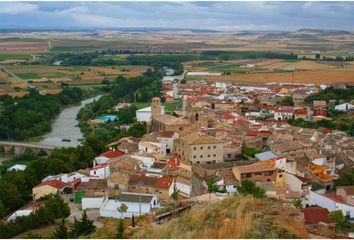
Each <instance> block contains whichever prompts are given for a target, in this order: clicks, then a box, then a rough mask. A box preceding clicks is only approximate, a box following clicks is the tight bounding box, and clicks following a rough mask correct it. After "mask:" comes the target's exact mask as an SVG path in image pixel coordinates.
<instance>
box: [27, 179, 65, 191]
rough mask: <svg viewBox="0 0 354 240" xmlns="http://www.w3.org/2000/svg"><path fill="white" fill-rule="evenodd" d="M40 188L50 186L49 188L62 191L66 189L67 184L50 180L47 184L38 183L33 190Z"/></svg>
mask: <svg viewBox="0 0 354 240" xmlns="http://www.w3.org/2000/svg"><path fill="white" fill-rule="evenodd" d="M42 186H51V187H54V188H56V189H62V188H64V187H66V186H67V184H66V183H65V182H62V181H59V180H57V179H53V180H50V181H48V182H43V183H40V184H38V185H37V186H35V187H34V188H37V187H42Z"/></svg>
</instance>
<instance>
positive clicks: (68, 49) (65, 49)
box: [50, 45, 100, 52]
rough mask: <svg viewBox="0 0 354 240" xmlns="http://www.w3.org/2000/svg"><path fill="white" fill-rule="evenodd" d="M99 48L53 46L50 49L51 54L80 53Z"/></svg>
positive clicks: (90, 46)
mask: <svg viewBox="0 0 354 240" xmlns="http://www.w3.org/2000/svg"><path fill="white" fill-rule="evenodd" d="M99 48H100V47H99V46H92V45H89V46H54V47H53V48H51V49H50V51H51V52H80V51H91V50H96V49H99Z"/></svg>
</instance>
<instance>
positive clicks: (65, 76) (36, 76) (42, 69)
mask: <svg viewBox="0 0 354 240" xmlns="http://www.w3.org/2000/svg"><path fill="white" fill-rule="evenodd" d="M9 69H10V70H11V71H12V72H13V73H14V74H16V75H17V76H19V77H20V78H22V79H25V80H30V81H32V82H46V81H49V80H50V81H51V82H61V81H65V82H72V83H73V84H74V83H75V84H80V83H82V84H85V83H86V82H85V81H88V82H87V83H92V82H93V83H100V82H101V81H102V80H103V79H107V80H113V79H115V78H116V77H117V75H123V76H126V77H135V76H139V75H141V74H142V73H143V72H144V71H145V70H146V69H147V67H145V66H130V65H125V66H107V67H92V66H79V67H77V66H68V67H66V66H45V65H29V66H12V67H9Z"/></svg>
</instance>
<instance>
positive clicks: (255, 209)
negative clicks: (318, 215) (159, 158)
mask: <svg viewBox="0 0 354 240" xmlns="http://www.w3.org/2000/svg"><path fill="white" fill-rule="evenodd" d="M301 222H302V221H301V219H300V215H299V211H298V210H297V209H294V208H292V207H283V204H282V203H281V202H279V201H276V200H271V199H263V200H259V199H254V198H251V197H229V198H227V199H225V200H223V201H221V202H217V203H212V204H207V205H206V206H205V207H202V208H197V207H194V208H192V209H191V211H190V212H189V213H186V214H184V215H182V216H181V217H179V218H176V219H174V220H172V221H170V222H167V223H164V224H162V225H156V224H152V225H151V226H150V227H149V228H145V229H144V230H140V231H138V232H136V233H135V234H134V235H133V238H307V237H308V233H307V231H306V230H305V228H304V225H303V224H302V223H301Z"/></svg>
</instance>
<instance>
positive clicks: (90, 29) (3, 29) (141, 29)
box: [0, 26, 354, 33]
mask: <svg viewBox="0 0 354 240" xmlns="http://www.w3.org/2000/svg"><path fill="white" fill-rule="evenodd" d="M18 31H38V32H41V31H43V32H45V31H52V32H55V31H73V32H80V31H87V32H95V31H123V32H124V31H126V32H129V31H135V32H149V31H151V32H154V31H192V32H215V33H217V32H239V33H247V32H249V33H257V32H260V33H275V32H284V33H286V32H290V33H291V32H299V31H324V32H332V31H343V32H349V33H354V30H353V31H350V30H344V29H324V28H323V29H321V28H300V29H296V30H247V29H245V30H215V29H206V28H199V29H198V28H193V29H192V28H168V27H60V26H38V27H31V26H28V27H26V26H9V27H0V32H9V33H11V32H13V33H15V32H18Z"/></svg>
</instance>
